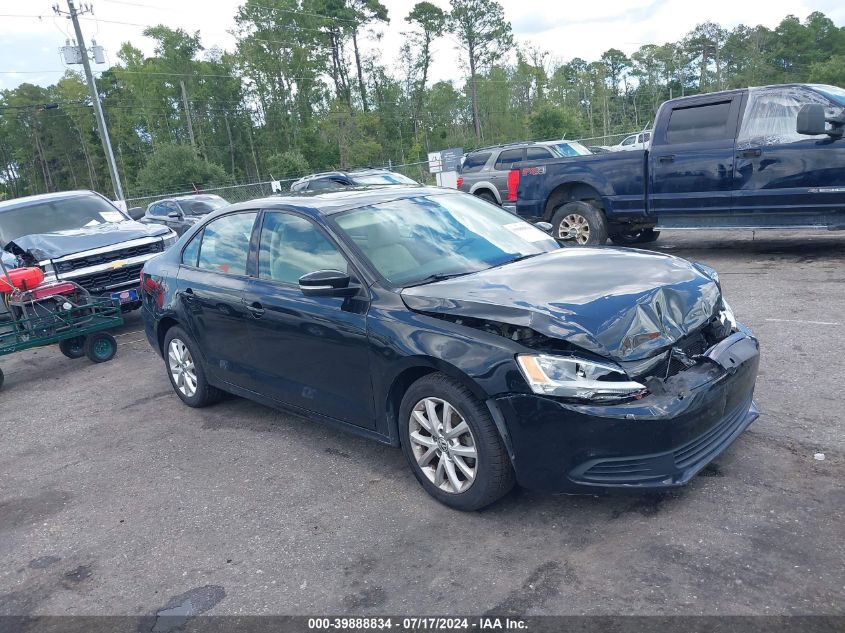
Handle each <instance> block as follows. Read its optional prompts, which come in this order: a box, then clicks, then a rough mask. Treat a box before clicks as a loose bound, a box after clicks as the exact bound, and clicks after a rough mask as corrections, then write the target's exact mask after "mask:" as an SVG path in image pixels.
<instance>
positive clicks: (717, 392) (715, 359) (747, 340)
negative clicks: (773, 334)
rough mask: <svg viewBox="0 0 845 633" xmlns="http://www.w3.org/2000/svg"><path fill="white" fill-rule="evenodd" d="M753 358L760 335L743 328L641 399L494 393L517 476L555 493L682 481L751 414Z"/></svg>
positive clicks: (729, 439) (715, 452)
mask: <svg viewBox="0 0 845 633" xmlns="http://www.w3.org/2000/svg"><path fill="white" fill-rule="evenodd" d="M758 364H759V346H758V343H757V340H756V339H755V338H754V337H753V336H752V335H751V333H750V332H749V331H748V330H745V329H744V328H743V329H742V330H741V331H740V332H737V333H735V334H732V335H731V336H729V337H728V338H726V339H725V340H723V341H722V342H720V343H719V344H717V345H715V346H714V347H712V348H711V349H709V350H708V351H707V352H706V353H705V354H704V355H703V358H702V359H701V360H700V362H699V363H698V364H697V365H696V366H695V367H692V368H690V369H688V370H686V371H684V372H681V373H680V374H678V375H676V376H673V377H672V378H670V379H668V380H665V381H662V382H661V384H660V385H659V387H660V388H655V389H652V392H651V393H649V394H648V395H647V396H645V397H644V398H643V399H641V400H638V401H634V402H628V403H624V404H617V405H612V406H608V405H589V404H573V403H570V402H564V401H561V400H557V399H555V398H549V397H544V396H538V395H531V394H510V395H505V396H501V397H498V398H495V399H494V400H495V405H496V407H497V408H498V410H499V412H500V413H501V417H502V420H503V422H504V425H505V429H506V432H507V435H508V437H507V440H508V443H509V448H510V451H511V456H512V458H513V463H514V468H515V470H516V476H517V480H518V481H519V483H520V485H522V486H524V487H526V488H532V489H537V490H546V491H552V492H587V493H590V492H596V491H597V489H600V488H635V489H645V488H670V487H675V486H680V485H683V484H685V483H687V482H688V481H689V480H690V479H691V478H692V477H694V476H695V475H696V474H697V473H698V472H699V471H700V470H701V469H702V468H704V467H705V466H706V465H707V464H709V463H710V462H711V461H712V460H713V459H715V458H716V457H717V456H718V455H720V454H721V453H722V452H723V451H724V450H725V449H726V448H727V447H728V446H730V445H731V444H732V443H733V441H734V440H735V439H736V438H737V437H739V435H741V434H742V432H743V431H745V429H746V428H748V426H749V425H750V424H751V423H752V422H753V421H754V420H756V419H757V417H758V415H759V413H758V411H757V408H756V407H755V406H754V402H753V401H752V396H753V392H754V385H755V382H756V379H757V368H758ZM657 386H658V385H655V387H657Z"/></svg>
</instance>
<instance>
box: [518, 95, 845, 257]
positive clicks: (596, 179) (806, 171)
mask: <svg viewBox="0 0 845 633" xmlns="http://www.w3.org/2000/svg"><path fill="white" fill-rule="evenodd" d="M844 113H845V90H843V89H842V88H837V87H835V86H824V85H808V84H801V85H794V84H793V85H780V86H767V87H763V88H748V89H743V90H730V91H727V92H715V93H710V94H703V95H696V96H693V97H682V98H680V99H672V100H670V101H667V102H665V103H664V104H663V105H662V106H661V107H660V110H659V111H658V113H657V118H656V120H655V125H654V135H653V136H652V142H651V147H650V148H649V149H647V150H642V151H630V152H616V153H609V154H597V155H594V156H582V157H578V158H559V159H551V160H544V161H533V162H524V163H521V164H520V165H519V168H518V169H514V170H513V171H512V172H511V173H510V177H509V197H510V198H511V202H514V201H515V202H516V212H517V213H518V214H519V215H520V216H522V217H524V218H526V219H528V220H532V221H536V222H540V221H544V222H551V223H552V225H553V227H554V232H553V235H554V236H555V237H556V238H558V239H559V240H567V241H571V242H572V243H576V244H602V243H604V242H605V240H606V239H607V238H608V237H610V239H611V240H612V241H613V242H615V243H617V244H637V243H645V242H652V241H654V240H655V239H657V235H658V233H659V232H658V230H657V229H659V228H661V227H663V228H797V227H802V228H803V227H827V228H829V229H845V138H843V126H844V125H845V114H844Z"/></svg>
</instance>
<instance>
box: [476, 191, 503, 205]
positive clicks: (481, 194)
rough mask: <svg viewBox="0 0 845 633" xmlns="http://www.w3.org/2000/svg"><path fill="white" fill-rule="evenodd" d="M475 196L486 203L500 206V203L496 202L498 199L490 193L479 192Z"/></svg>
mask: <svg viewBox="0 0 845 633" xmlns="http://www.w3.org/2000/svg"><path fill="white" fill-rule="evenodd" d="M475 195H476V196H478V197H479V198H481V199H482V200H484V201H485V202H489V203H490V204H495V205H498V204H499V203H498V202H496V198H494V197H493V194H492V193H490V192H489V191H479V192H478V193H477V194H475Z"/></svg>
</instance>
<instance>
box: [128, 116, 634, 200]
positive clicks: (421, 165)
mask: <svg viewBox="0 0 845 633" xmlns="http://www.w3.org/2000/svg"><path fill="white" fill-rule="evenodd" d="M637 133H638V132H628V133H626V134H610V135H607V136H594V137H590V138H582V139H571V140H577V141H578V142H580V143H581V144H582V145H585V146H588V147H595V146H604V147H608V146H611V145H616V144H618V143H620V142H621V141H622V140H623V139H624V138H625V137H627V136H630V135H631V134H637ZM384 167H385V169H390V170H391V171H395V172H397V173H400V174H402V175H404V176H407V177H408V178H410V179H412V180H415V181H417V182H419V183H423V184H428V185H432V184H434V182H435V179H434V176H433V175H432V174H431V173H429V171H428V161H417V162H413V163H401V164H393V163H392V162H387V163H385V164H384ZM303 175H305V174H303ZM296 180H298V178H288V179H285V180H265V181H262V182H251V183H244V184H236V185H227V186H222V187H209V188H205V189H198V188H193V187H192V188H186V189H185V190H183V191H175V192H168V193H150V194H148V195H140V196H135V197H132V198H127V200H126V206H127V208H132V207H144V208H145V207H146V206H147V205H148V204H150V203H151V202H155V201H156V200H164V199H166V198H175V197H177V196H188V195H191V194H197V193H213V194H217V195H218V196H220V197H222V198H224V199H226V200H227V201H229V202H231V203H235V202H246V201H247V200H254V199H256V198H264V197H267V196H272V195H274V194H280V193H286V192H288V191H290V186H291V183H293V182H295V181H296Z"/></svg>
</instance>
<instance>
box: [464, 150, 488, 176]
mask: <svg viewBox="0 0 845 633" xmlns="http://www.w3.org/2000/svg"><path fill="white" fill-rule="evenodd" d="M488 160H490V152H476V153H475V154H469V155H468V156H467V157H466V159H465V160H464V164H463V165H462V166H461V173H462V174H472V173H475V172H477V171H481V170H482V169H483V168H484V165H486V164H487V161H488Z"/></svg>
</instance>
